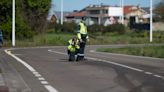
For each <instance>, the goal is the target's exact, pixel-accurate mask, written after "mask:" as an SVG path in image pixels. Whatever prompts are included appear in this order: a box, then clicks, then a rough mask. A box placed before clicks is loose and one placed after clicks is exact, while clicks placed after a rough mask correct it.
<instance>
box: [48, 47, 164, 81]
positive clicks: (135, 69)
mask: <svg viewBox="0 0 164 92" xmlns="http://www.w3.org/2000/svg"><path fill="white" fill-rule="evenodd" d="M48 51H49V52H53V53H57V54H62V55H67V54H66V53H62V52H58V51H52V50H50V49H49V50H48ZM86 58H87V59H90V60H96V61H101V62H106V63H110V64H113V65H116V66H120V67H124V68H127V69H131V70H134V71H138V72H144V70H141V69H138V68H134V67H131V66H127V65H124V64H119V63H116V62H112V61H108V60H103V59H98V58H92V57H86ZM144 73H145V74H149V75H152V74H153V73H151V72H144ZM153 76H154V77H158V78H161V79H164V77H163V76H160V75H153Z"/></svg>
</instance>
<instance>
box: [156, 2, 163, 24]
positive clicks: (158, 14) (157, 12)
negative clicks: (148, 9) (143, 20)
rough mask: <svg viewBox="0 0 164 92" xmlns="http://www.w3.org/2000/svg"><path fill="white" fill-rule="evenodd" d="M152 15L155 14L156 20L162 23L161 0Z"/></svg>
mask: <svg viewBox="0 0 164 92" xmlns="http://www.w3.org/2000/svg"><path fill="white" fill-rule="evenodd" d="M154 13H155V14H156V20H160V21H161V22H164V14H163V13H164V1H163V0H161V2H159V3H158V4H157V5H156V6H155V9H154Z"/></svg>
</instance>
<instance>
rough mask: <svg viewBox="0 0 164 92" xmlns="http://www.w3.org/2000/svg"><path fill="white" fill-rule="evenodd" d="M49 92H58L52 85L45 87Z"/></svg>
mask: <svg viewBox="0 0 164 92" xmlns="http://www.w3.org/2000/svg"><path fill="white" fill-rule="evenodd" d="M44 87H45V88H46V89H47V90H48V91H49V92H58V91H57V90H56V89H54V88H53V87H52V86H50V85H45V86H44Z"/></svg>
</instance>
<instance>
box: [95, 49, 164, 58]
mask: <svg viewBox="0 0 164 92" xmlns="http://www.w3.org/2000/svg"><path fill="white" fill-rule="evenodd" d="M97 51H100V52H110V53H120V54H128V55H138V56H149V57H157V58H164V46H146V47H123V48H98V49H97Z"/></svg>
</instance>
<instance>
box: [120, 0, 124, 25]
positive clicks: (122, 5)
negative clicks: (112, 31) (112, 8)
mask: <svg viewBox="0 0 164 92" xmlns="http://www.w3.org/2000/svg"><path fill="white" fill-rule="evenodd" d="M120 6H121V7H122V24H124V0H120Z"/></svg>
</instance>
